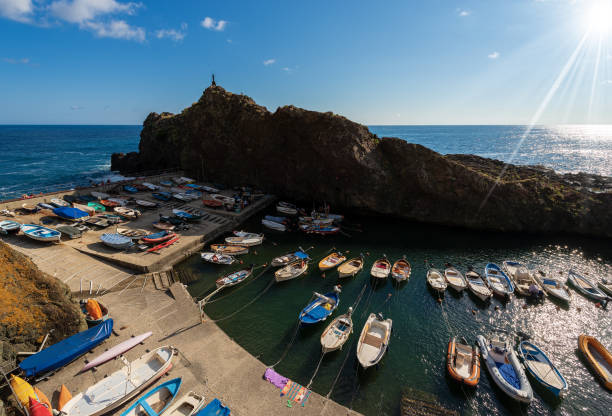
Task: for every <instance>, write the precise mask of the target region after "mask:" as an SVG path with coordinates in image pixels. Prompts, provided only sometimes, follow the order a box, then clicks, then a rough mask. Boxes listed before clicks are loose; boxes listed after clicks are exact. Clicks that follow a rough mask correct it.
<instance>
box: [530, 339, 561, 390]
mask: <svg viewBox="0 0 612 416" xmlns="http://www.w3.org/2000/svg"><path fill="white" fill-rule="evenodd" d="M519 354H520V356H521V359H522V360H523V364H525V368H527V372H528V373H529V374H531V376H532V377H533V378H534V379H535V380H536V381H537V382H538V383H540V384H541V385H542V386H544V387H545V388H546V389H547V390H549V391H550V392H551V393H552V394H554V395H555V396H557V397H563V396H565V394H566V393H567V389H568V387H567V381H565V378H563V376H562V375H561V373H560V372H559V370H558V369H557V367H555V366H554V364H553V363H552V362H551V361H550V359H549V358H548V356H547V355H546V354H545V353H544V351H542V350H541V349H540V348H539V347H538V346H537V345H535V344H532V343H531V342H529V341H522V342H521V343H520V345H519Z"/></svg>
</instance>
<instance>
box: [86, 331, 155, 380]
mask: <svg viewBox="0 0 612 416" xmlns="http://www.w3.org/2000/svg"><path fill="white" fill-rule="evenodd" d="M151 335H153V332H151V331H149V332H145V333H144V334H140V335H138V336H135V337H131V338H128V339H127V340H125V341H123V342H120V343H119V344H117V345H115V346H114V347H111V348H109V349H108V350H106V351H104V352H103V353H102V354H100V355H98V356H97V357H96V358H94V359H93V360H91V361H89V362H88V363H87V364H85V366H84V367H83V368H82V369H81V371H80V373H82V372H84V371H87V370H89V369H90V368H94V367H99V366H101V365H102V364H104V363H106V362H108V361H110V360H112V359H113V358H115V357H118V356H120V355H121V354H123V353H125V352H127V351H129V350H131V349H132V348H134V347H135V346H137V345H138V344H140V343H142V342H144V341H145V340H146V339H147V338H149V337H150V336H151Z"/></svg>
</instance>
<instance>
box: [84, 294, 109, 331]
mask: <svg viewBox="0 0 612 416" xmlns="http://www.w3.org/2000/svg"><path fill="white" fill-rule="evenodd" d="M79 303H80V304H81V311H82V312H83V314H84V315H85V321H86V322H87V325H89V326H94V325H98V324H100V323H102V322H104V321H106V320H107V319H108V318H109V317H110V316H109V314H108V308H107V307H106V306H104V305H103V304H102V303H101V302H98V301H97V300H95V299H82V300H81V301H80V302H79Z"/></svg>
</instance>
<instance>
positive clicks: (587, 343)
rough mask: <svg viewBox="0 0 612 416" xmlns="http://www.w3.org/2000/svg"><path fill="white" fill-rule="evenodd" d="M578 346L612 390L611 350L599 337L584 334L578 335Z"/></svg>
mask: <svg viewBox="0 0 612 416" xmlns="http://www.w3.org/2000/svg"><path fill="white" fill-rule="evenodd" d="M578 348H580V351H582V353H583V354H584V356H585V357H586V359H587V361H588V363H589V365H590V366H591V368H592V369H593V370H594V371H595V373H596V374H597V376H598V377H599V379H600V380H601V381H602V383H603V385H604V386H605V388H606V389H608V390H609V391H612V354H610V351H608V350H607V349H606V347H604V346H603V344H602V343H601V342H599V340H598V339H597V338H595V337H592V336H589V335H584V334H583V335H580V336H579V337H578Z"/></svg>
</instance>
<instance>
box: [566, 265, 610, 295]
mask: <svg viewBox="0 0 612 416" xmlns="http://www.w3.org/2000/svg"><path fill="white" fill-rule="evenodd" d="M567 281H568V282H569V283H571V284H572V286H573V287H574V289H576V290H577V291H578V293H580V294H581V295H584V296H586V297H587V298H591V299H594V300H599V301H606V300H607V299H608V296H606V294H605V293H603V292H602V291H601V290H599V289H598V288H597V286H596V285H595V284H594V283H593V282H591V281H590V280H589V279H587V278H586V277H584V276H582V275H579V274H578V273H576V272H575V271H573V270H570V271H569V272H568V273H567Z"/></svg>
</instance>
